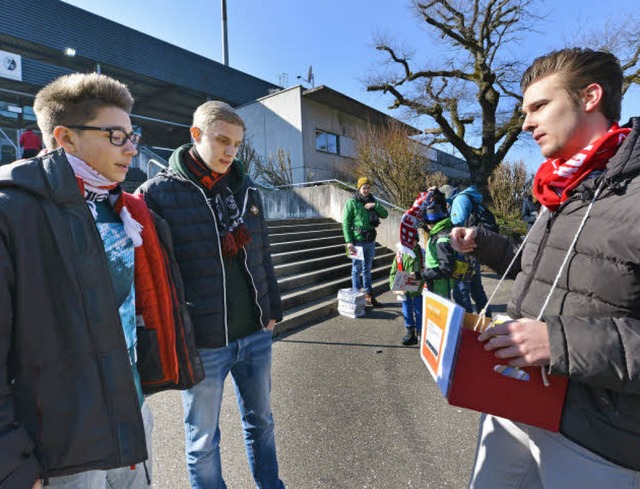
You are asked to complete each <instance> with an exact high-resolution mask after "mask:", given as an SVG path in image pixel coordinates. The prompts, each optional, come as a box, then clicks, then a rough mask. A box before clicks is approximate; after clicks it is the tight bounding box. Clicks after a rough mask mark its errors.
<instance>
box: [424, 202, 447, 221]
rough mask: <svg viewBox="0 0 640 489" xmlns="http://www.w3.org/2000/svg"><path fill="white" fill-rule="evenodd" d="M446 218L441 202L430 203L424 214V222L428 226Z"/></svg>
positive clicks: (444, 208)
mask: <svg viewBox="0 0 640 489" xmlns="http://www.w3.org/2000/svg"><path fill="white" fill-rule="evenodd" d="M446 217H447V211H446V207H443V205H442V203H441V202H436V201H433V202H431V203H430V204H429V205H428V206H427V210H426V212H425V213H424V220H425V222H427V223H429V224H432V223H434V222H438V221H442V220H443V219H444V218H446Z"/></svg>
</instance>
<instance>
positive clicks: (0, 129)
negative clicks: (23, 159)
mask: <svg viewBox="0 0 640 489" xmlns="http://www.w3.org/2000/svg"><path fill="white" fill-rule="evenodd" d="M0 133H2V135H3V136H4V137H5V138H6V139H7V141H9V144H10V145H11V146H13V149H15V150H16V158H17V157H18V147H17V146H16V145H15V144H13V141H12V140H11V138H10V137H9V136H8V135H7V133H6V132H4V129H2V128H1V127H0Z"/></svg>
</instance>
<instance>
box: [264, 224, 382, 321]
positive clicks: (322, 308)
mask: <svg viewBox="0 0 640 489" xmlns="http://www.w3.org/2000/svg"><path fill="white" fill-rule="evenodd" d="M267 224H268V226H269V239H270V241H271V257H272V259H273V264H274V268H275V272H276V277H277V278H278V285H279V287H280V293H281V294H282V302H283V308H284V319H283V321H282V322H280V323H278V324H277V325H276V332H283V331H286V330H288V329H292V328H296V327H298V326H301V325H303V324H304V323H307V322H310V321H313V320H314V319H318V318H321V317H324V316H328V315H330V314H332V313H334V312H335V311H336V310H337V308H338V301H337V299H336V295H337V293H338V290H339V289H342V288H346V287H351V260H350V259H348V258H347V256H346V251H345V244H344V237H343V235H342V225H341V224H340V223H338V222H336V221H334V220H333V219H329V218H317V219H285V220H270V221H267ZM393 256H394V252H393V251H391V250H389V249H387V248H383V247H382V246H380V245H376V256H375V258H374V261H373V269H372V272H371V275H372V279H373V288H374V293H377V294H379V293H382V292H383V291H386V290H388V288H389V285H388V284H389V271H390V269H391V263H392V261H393Z"/></svg>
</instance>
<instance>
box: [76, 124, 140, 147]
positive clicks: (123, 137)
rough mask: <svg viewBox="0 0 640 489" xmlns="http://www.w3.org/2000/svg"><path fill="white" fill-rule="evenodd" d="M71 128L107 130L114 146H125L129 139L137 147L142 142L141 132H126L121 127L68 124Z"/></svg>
mask: <svg viewBox="0 0 640 489" xmlns="http://www.w3.org/2000/svg"><path fill="white" fill-rule="evenodd" d="M67 127H68V128H69V129H77V130H79V131H106V132H108V133H109V142H110V143H111V144H113V145H114V146H124V145H125V144H126V142H127V139H128V140H129V141H131V144H133V146H134V147H135V148H137V147H138V144H140V138H141V137H142V136H140V134H136V133H135V132H133V131H132V132H131V133H129V134H127V133H126V131H124V130H123V129H120V128H119V127H97V126H67Z"/></svg>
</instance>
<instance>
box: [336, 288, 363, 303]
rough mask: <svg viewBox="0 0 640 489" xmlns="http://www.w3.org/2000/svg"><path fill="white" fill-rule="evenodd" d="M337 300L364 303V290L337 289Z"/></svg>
mask: <svg viewBox="0 0 640 489" xmlns="http://www.w3.org/2000/svg"><path fill="white" fill-rule="evenodd" d="M338 300H340V301H343V302H349V303H351V304H358V305H362V306H364V305H365V300H364V292H360V291H359V290H355V289H340V290H339V291H338Z"/></svg>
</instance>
